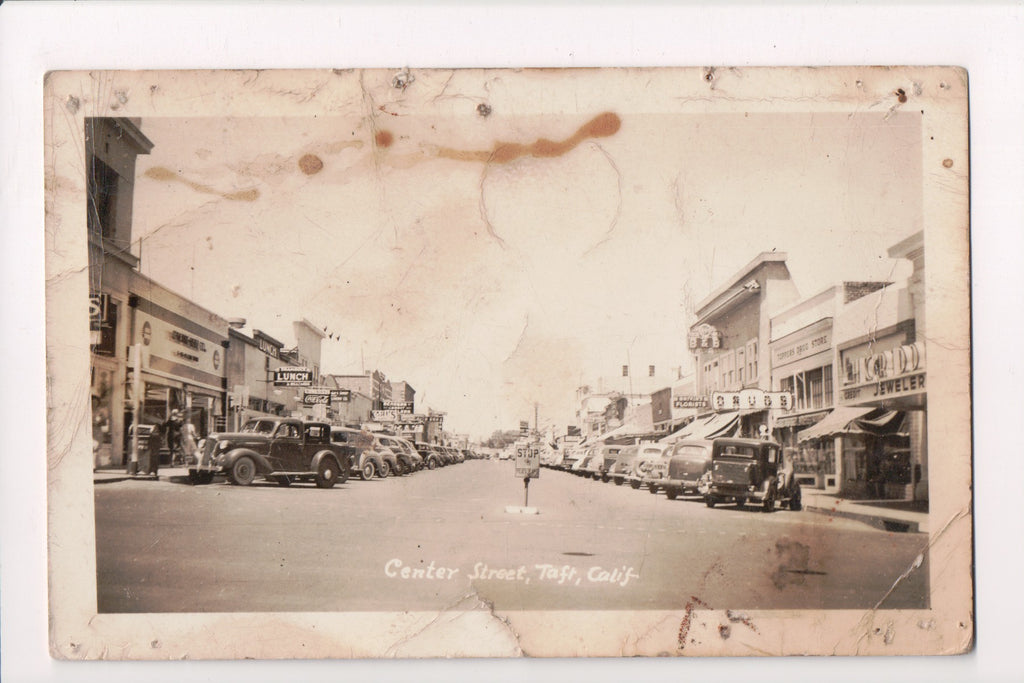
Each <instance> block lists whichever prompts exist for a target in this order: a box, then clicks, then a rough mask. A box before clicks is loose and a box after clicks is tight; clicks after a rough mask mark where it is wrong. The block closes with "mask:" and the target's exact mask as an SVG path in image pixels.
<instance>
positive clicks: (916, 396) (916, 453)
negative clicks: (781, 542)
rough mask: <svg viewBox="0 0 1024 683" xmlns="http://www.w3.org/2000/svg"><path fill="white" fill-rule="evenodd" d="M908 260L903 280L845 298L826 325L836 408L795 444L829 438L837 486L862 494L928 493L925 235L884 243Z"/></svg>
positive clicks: (918, 496)
mask: <svg viewBox="0 0 1024 683" xmlns="http://www.w3.org/2000/svg"><path fill="white" fill-rule="evenodd" d="M889 255H890V256H891V257H893V258H906V259H909V260H910V261H911V262H912V263H913V266H914V270H913V274H912V275H911V276H910V277H909V278H908V279H907V281H906V282H903V283H897V284H893V285H890V286H887V287H885V288H884V289H879V290H877V291H875V292H872V293H870V294H867V295H865V296H863V297H860V298H857V299H855V300H852V301H850V302H848V303H846V304H845V305H844V306H842V308H841V309H840V311H839V313H838V315H837V316H836V318H835V321H834V326H833V338H834V345H835V348H836V365H835V368H836V370H835V383H836V408H835V409H834V410H833V411H832V413H831V414H829V415H828V416H827V417H826V418H824V419H823V420H821V421H820V422H819V423H817V424H815V425H813V426H811V427H809V428H807V429H806V430H804V431H801V432H800V433H799V434H798V437H797V439H798V442H799V443H800V445H801V446H804V445H805V444H807V445H813V444H814V443H822V442H825V443H828V442H830V441H831V442H832V444H833V448H834V459H835V463H836V467H835V469H836V476H837V478H838V482H837V483H838V487H839V493H840V494H841V495H843V496H846V497H850V498H856V499H861V500H865V499H869V500H901V501H922V502H923V501H927V500H928V448H927V411H928V400H927V396H928V394H927V362H926V349H925V343H924V339H925V336H924V331H923V329H922V327H921V325H922V323H923V315H922V314H923V309H924V290H923V287H922V283H923V279H924V242H923V234H922V233H917V234H915V235H913V236H911V237H910V238H908V239H906V240H904V241H902V242H900V243H899V244H897V245H895V246H893V247H892V248H890V249H889Z"/></svg>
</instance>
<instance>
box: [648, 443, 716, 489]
mask: <svg viewBox="0 0 1024 683" xmlns="http://www.w3.org/2000/svg"><path fill="white" fill-rule="evenodd" d="M712 444H713V442H711V441H708V440H706V439H684V440H682V441H677V442H676V443H675V444H674V445H673V446H672V447H671V449H670V450H668V451H666V452H665V461H666V465H665V467H664V469H663V470H662V468H659V471H663V472H664V474H663V476H662V477H660V478H659V479H658V481H654V480H653V477H654V474H653V472H652V482H651V483H650V484H648V486H650V487H651V488H652V489H659V490H662V491H664V492H665V495H666V496H667V497H668V499H669V500H675V498H677V497H678V496H681V495H688V494H689V495H704V486H705V485H706V478H705V475H706V474H707V472H708V471H709V470H710V468H711V448H712ZM652 492H653V491H652Z"/></svg>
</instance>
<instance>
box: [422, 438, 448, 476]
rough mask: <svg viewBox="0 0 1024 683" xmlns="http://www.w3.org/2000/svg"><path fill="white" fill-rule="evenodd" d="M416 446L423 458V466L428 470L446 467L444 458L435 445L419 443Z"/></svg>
mask: <svg viewBox="0 0 1024 683" xmlns="http://www.w3.org/2000/svg"><path fill="white" fill-rule="evenodd" d="M414 445H415V446H416V452H417V453H419V454H420V457H421V458H423V464H424V466H425V467H426V468H427V469H428V470H436V469H437V468H438V467H443V466H444V465H445V460H444V456H443V455H442V454H441V453H440V452H439V451H438V450H437V447H436V446H434V445H433V444H429V443H424V442H422V441H417V442H416V443H415V444H414Z"/></svg>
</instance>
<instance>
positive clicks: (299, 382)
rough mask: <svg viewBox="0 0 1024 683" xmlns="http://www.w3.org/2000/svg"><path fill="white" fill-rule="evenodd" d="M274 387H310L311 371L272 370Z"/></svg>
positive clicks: (302, 369)
mask: <svg viewBox="0 0 1024 683" xmlns="http://www.w3.org/2000/svg"><path fill="white" fill-rule="evenodd" d="M274 386H275V387H311V386H313V371H312V370H310V369H309V368H278V369H276V370H274Z"/></svg>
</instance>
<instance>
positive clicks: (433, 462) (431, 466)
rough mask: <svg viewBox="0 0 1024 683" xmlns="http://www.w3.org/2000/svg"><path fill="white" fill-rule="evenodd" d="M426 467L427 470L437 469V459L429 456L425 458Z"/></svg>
mask: <svg viewBox="0 0 1024 683" xmlns="http://www.w3.org/2000/svg"><path fill="white" fill-rule="evenodd" d="M427 469H428V470H436V469H437V461H436V460H434V459H433V458H430V459H429V460H427Z"/></svg>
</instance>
